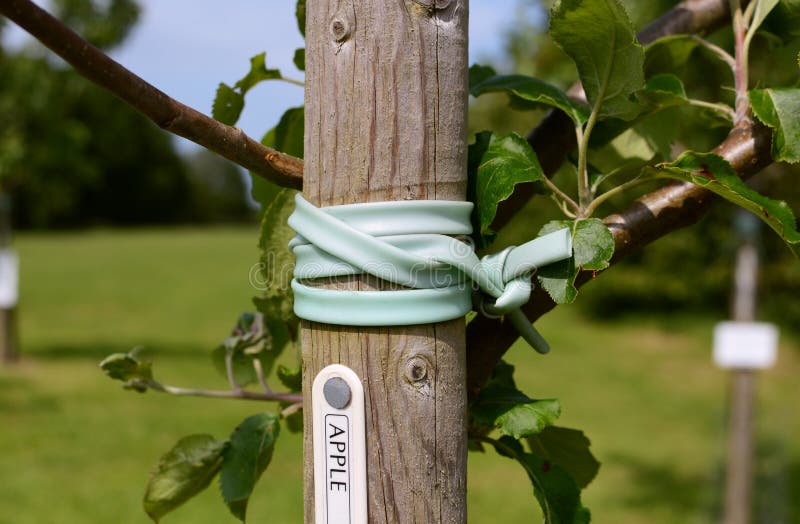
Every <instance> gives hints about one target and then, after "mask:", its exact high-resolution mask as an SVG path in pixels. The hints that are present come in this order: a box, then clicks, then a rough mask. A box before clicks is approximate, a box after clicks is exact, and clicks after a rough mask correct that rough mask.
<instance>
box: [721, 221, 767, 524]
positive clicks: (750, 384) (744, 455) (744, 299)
mask: <svg viewBox="0 0 800 524" xmlns="http://www.w3.org/2000/svg"><path fill="white" fill-rule="evenodd" d="M738 218H739V222H738V224H739V228H740V229H745V231H739V234H740V236H741V237H742V244H741V245H740V246H739V249H738V251H737V254H736V271H735V275H734V279H735V281H734V292H733V305H732V308H731V309H732V315H731V316H732V317H733V320H735V321H737V322H753V321H755V318H756V295H757V287H758V248H757V247H756V242H755V237H757V232H758V225H759V224H758V219H757V218H755V217H754V216H753V215H750V214H746V213H745V212H743V211H742V212H740V214H739V215H738ZM748 232H749V234H748ZM730 388H731V389H730V403H731V407H730V420H729V422H728V432H729V435H728V467H727V472H726V478H725V515H724V517H723V522H724V524H748V523H749V522H750V515H751V512H752V504H751V501H752V491H753V412H754V404H755V391H756V377H755V372H754V371H753V370H751V369H736V370H733V371H732V372H731V386H730Z"/></svg>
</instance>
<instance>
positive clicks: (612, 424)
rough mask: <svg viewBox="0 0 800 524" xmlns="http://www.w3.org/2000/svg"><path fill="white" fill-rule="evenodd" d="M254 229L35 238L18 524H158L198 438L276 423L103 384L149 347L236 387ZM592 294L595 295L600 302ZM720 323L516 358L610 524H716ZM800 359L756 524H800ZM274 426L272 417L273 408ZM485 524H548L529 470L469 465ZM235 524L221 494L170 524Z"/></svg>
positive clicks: (575, 339) (17, 426)
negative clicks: (179, 450) (157, 480)
mask: <svg viewBox="0 0 800 524" xmlns="http://www.w3.org/2000/svg"><path fill="white" fill-rule="evenodd" d="M255 239H256V232H255V230H251V229H210V230H165V231H130V232H105V231H97V232H90V233H82V234H61V235H49V234H48V235H22V236H20V237H19V238H18V239H17V242H16V244H17V247H18V249H19V251H20V254H21V257H22V283H21V297H22V298H21V304H20V318H21V336H22V349H23V352H24V356H23V360H22V362H21V363H20V364H19V365H18V366H16V367H15V368H13V369H3V370H0V450H2V453H1V454H0V523H2V524H6V523H8V524H41V523H51V522H52V523H59V524H60V523H65V524H71V523H101V522H102V523H108V522H113V523H119V524H124V523H145V522H147V518H146V516H145V515H144V513H143V512H142V510H141V506H140V501H141V495H142V491H143V487H144V483H145V480H146V478H147V473H148V470H149V469H150V467H151V466H152V465H153V464H154V463H155V461H156V459H157V457H158V456H159V455H160V454H161V453H163V452H164V451H165V450H167V449H168V448H169V447H170V446H171V445H172V444H173V443H174V442H175V440H177V439H178V438H180V437H181V436H183V435H185V434H188V433H195V432H197V433H200V432H203V433H211V434H213V435H215V436H217V437H224V436H226V435H227V434H228V433H229V432H230V431H231V429H232V428H233V427H234V426H235V425H236V424H237V422H238V421H240V420H241V419H242V418H244V417H245V416H247V415H250V414H252V413H254V412H256V411H257V410H258V409H259V408H262V405H259V404H255V403H249V402H242V401H240V402H231V401H219V400H200V399H191V398H171V397H165V396H156V395H154V394H153V393H147V394H145V395H138V394H135V393H132V392H127V391H123V390H121V389H120V388H119V386H118V383H113V382H111V381H110V380H109V379H107V378H106V377H105V376H103V374H102V373H101V372H100V371H99V370H98V369H97V366H96V364H97V362H98V361H99V360H100V359H101V358H102V357H103V356H105V355H107V354H109V353H112V352H116V351H127V350H128V349H130V347H132V346H134V345H138V344H142V345H144V346H146V347H147V348H148V350H149V353H150V355H151V356H152V358H153V359H154V360H155V372H156V373H157V375H158V376H159V377H160V378H161V379H162V381H164V382H168V383H172V384H176V385H186V386H206V387H224V382H223V380H221V378H220V377H219V376H218V375H217V374H216V372H215V371H214V370H213V369H212V367H211V366H210V365H209V360H208V353H209V352H210V350H211V349H212V348H213V347H214V346H215V344H217V343H218V342H219V340H220V339H221V338H223V337H224V336H225V334H226V333H227V331H228V329H229V328H230V325H231V324H232V323H233V322H234V321H235V319H236V317H237V315H238V313H239V312H240V311H242V310H247V309H250V297H251V296H252V295H253V294H254V291H253V289H252V288H251V287H250V286H249V283H248V278H247V275H248V271H249V269H250V267H251V265H252V263H253V262H254V261H255V260H256V249H255ZM589 292H590V290H589ZM713 322H714V319H703V320H698V319H688V318H682V317H669V318H661V319H659V320H658V321H656V320H647V319H637V320H635V321H628V322H617V323H612V324H609V323H604V324H598V323H594V322H592V321H591V320H590V319H586V318H583V317H582V316H581V315H580V314H579V312H578V311H577V310H575V309H574V308H561V309H560V310H558V311H556V312H554V313H553V314H550V315H548V316H547V317H546V318H545V319H543V320H542V321H541V322H540V323H539V327H540V329H541V331H542V332H543V333H544V334H545V336H547V337H548V338H549V340H550V342H551V344H552V346H553V348H554V350H553V353H552V354H551V355H549V356H547V357H541V356H538V355H536V354H535V353H534V352H533V351H532V350H530V349H527V348H525V347H523V346H521V345H518V346H517V347H515V348H514V349H513V350H512V351H511V352H510V353H509V356H508V359H509V361H510V362H512V363H514V364H515V365H516V366H517V374H518V382H519V384H520V385H521V386H522V388H523V389H524V390H525V391H526V392H527V393H528V394H529V395H531V396H535V397H539V398H543V397H558V398H560V399H561V400H562V407H563V411H564V414H563V416H562V420H561V424H562V425H566V426H571V427H578V428H581V429H584V430H585V431H586V434H587V435H588V436H589V437H590V438H591V439H592V442H593V448H594V451H595V453H596V455H597V456H598V458H599V459H600V460H601V461H602V462H603V466H602V468H601V470H600V474H599V476H598V478H597V480H596V481H595V482H594V483H593V484H592V485H591V486H590V487H589V489H588V490H587V491H586V492H585V503H586V505H587V506H589V507H590V508H591V509H592V512H593V516H594V519H593V522H596V523H613V524H629V523H631V524H632V523H655V524H660V523H663V524H673V523H694V522H716V521H718V518H717V517H718V513H719V506H720V495H719V494H720V491H721V481H722V474H723V458H724V445H725V418H726V415H725V399H726V375H725V374H724V373H723V372H721V371H719V370H717V369H715V368H714V367H713V365H712V364H711V363H710V342H711V327H712V325H713ZM799 374H800V351H798V348H797V346H796V345H795V346H792V345H791V344H790V341H788V340H784V341H783V343H782V347H781V356H780V365H779V367H777V368H776V369H774V370H771V371H769V372H766V373H764V374H763V375H762V376H761V378H760V381H759V386H760V387H759V408H758V426H759V428H758V447H759V451H758V453H759V471H758V478H757V510H756V513H757V519H756V522H764V523H767V522H769V523H790V522H800V438H798V437H800V416H798V414H797V409H798V408H797V406H798V405H800V393H798V391H797V387H796V384H797V379H796V377H797V376H798V375H799ZM267 409H271V406H268V407H267ZM301 448H302V445H301V441H300V438H299V437H298V436H296V435H290V434H288V433H285V434H284V435H283V437H282V438H281V440H280V441H279V443H278V450H277V452H276V455H275V458H274V460H273V464H272V465H271V466H270V469H269V470H268V471H267V473H266V474H265V476H264V478H263V480H262V481H261V483H260V484H259V486H258V487H257V492H256V494H255V496H254V498H253V500H252V502H251V508H250V517H251V518H250V522H269V523H276V524H281V523H296V522H301V519H302V515H301V508H302V492H301V460H302V457H301V455H302V454H301ZM469 488H470V495H469V515H470V518H469V521H470V523H476V524H483V523H487V524H488V523H495V522H510V523H517V522H520V523H522V522H537V521H539V516H538V511H537V510H536V507H535V503H534V500H533V498H532V496H531V488H530V485H529V484H528V482H527V480H526V478H525V476H524V474H523V472H522V470H520V469H518V468H517V467H516V466H515V465H514V464H513V463H511V462H509V461H508V460H507V459H503V458H500V457H496V456H494V455H493V454H490V453H487V454H485V455H482V454H473V455H471V456H470V466H469ZM165 522H168V523H176V524H177V523H187V524H188V523H191V524H204V523H209V524H211V523H214V524H220V523H227V522H230V523H233V522H236V521H235V520H234V519H233V518H232V517H230V516H229V515H228V513H227V510H226V508H225V507H224V505H223V504H222V503H221V501H220V499H219V496H218V494H217V490H216V488H215V487H214V486H212V487H211V488H209V490H208V491H207V492H206V493H204V494H203V495H202V496H201V497H199V498H198V499H196V500H194V501H192V502H190V503H189V504H187V505H186V506H184V507H183V508H181V509H179V510H178V511H176V512H175V513H174V514H172V515H170V516H168V517H166V518H165Z"/></svg>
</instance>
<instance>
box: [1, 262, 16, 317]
mask: <svg viewBox="0 0 800 524" xmlns="http://www.w3.org/2000/svg"><path fill="white" fill-rule="evenodd" d="M18 299H19V260H18V258H17V253H16V252H15V251H14V250H13V249H8V248H6V249H0V309H11V308H13V307H14V306H16V305H17V300H18Z"/></svg>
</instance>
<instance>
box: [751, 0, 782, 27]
mask: <svg viewBox="0 0 800 524" xmlns="http://www.w3.org/2000/svg"><path fill="white" fill-rule="evenodd" d="M752 1H754V2H756V9H755V12H753V19H752V20H751V21H750V28H749V29H748V31H755V30H756V29H758V28H759V27H761V24H763V23H764V20H766V19H767V15H768V14H769V13H770V12H771V11H772V10H773V9H774V8H775V6H776V5H778V2H779V0H752Z"/></svg>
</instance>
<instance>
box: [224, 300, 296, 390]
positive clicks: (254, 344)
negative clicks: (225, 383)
mask: <svg viewBox="0 0 800 524" xmlns="http://www.w3.org/2000/svg"><path fill="white" fill-rule="evenodd" d="M289 338H290V337H289V334H288V332H287V329H286V328H285V327H284V325H283V323H282V322H281V321H280V319H268V318H265V317H264V315H263V314H262V313H242V315H241V316H240V317H239V320H238V322H237V323H236V326H234V328H233V330H232V331H231V334H230V336H228V337H227V338H226V339H225V340H224V341H223V342H222V343H221V344H220V345H219V346H217V348H216V349H215V350H214V351H213V352H212V353H211V360H212V362H213V364H214V367H215V368H216V369H217V371H219V373H220V374H221V375H222V376H227V366H226V357H227V356H228V355H230V357H231V364H232V366H231V367H232V370H233V380H234V382H235V383H236V384H237V385H238V386H240V387H244V386H247V385H249V384H254V383H256V382H257V381H258V375H257V374H256V370H255V367H254V362H253V361H254V360H258V361H259V362H260V364H261V369H262V371H263V373H264V375H265V376H266V375H268V374H269V373H270V371H271V370H272V367H273V365H274V364H275V360H276V359H277V358H278V357H279V356H280V355H281V352H282V351H283V350H284V348H285V347H286V345H287V343H288V342H289Z"/></svg>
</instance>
